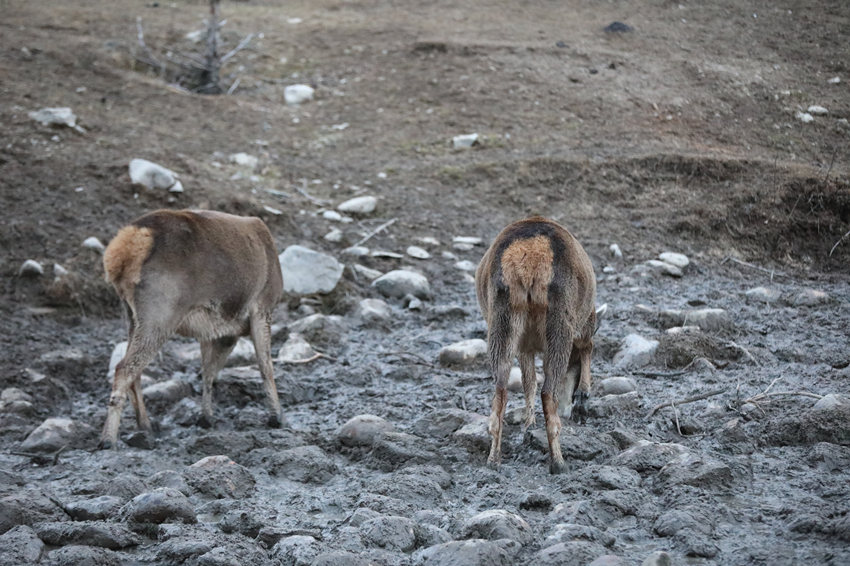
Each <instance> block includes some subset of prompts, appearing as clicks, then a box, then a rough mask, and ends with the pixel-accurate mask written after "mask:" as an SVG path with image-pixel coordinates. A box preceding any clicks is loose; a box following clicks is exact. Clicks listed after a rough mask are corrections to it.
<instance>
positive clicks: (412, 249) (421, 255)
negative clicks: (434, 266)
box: [405, 246, 431, 259]
mask: <svg viewBox="0 0 850 566" xmlns="http://www.w3.org/2000/svg"><path fill="white" fill-rule="evenodd" d="M405 253H406V254H407V255H409V256H410V257H413V258H416V259H430V258H431V254H430V253H428V250H426V249H424V248H420V247H419V246H408V247H407V249H406V250H405Z"/></svg>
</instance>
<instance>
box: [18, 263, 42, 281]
mask: <svg viewBox="0 0 850 566" xmlns="http://www.w3.org/2000/svg"><path fill="white" fill-rule="evenodd" d="M18 275H20V276H22V277H38V276H39V275H44V267H42V265H41V264H40V263H38V262H37V261H35V260H34V259H28V260H26V261H25V262H24V263H22V264H21V267H20V269H18Z"/></svg>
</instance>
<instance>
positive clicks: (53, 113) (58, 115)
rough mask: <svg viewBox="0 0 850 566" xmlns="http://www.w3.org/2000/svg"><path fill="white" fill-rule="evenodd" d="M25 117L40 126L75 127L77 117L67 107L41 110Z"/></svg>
mask: <svg viewBox="0 0 850 566" xmlns="http://www.w3.org/2000/svg"><path fill="white" fill-rule="evenodd" d="M27 116H29V117H30V118H32V119H33V120H35V121H36V122H38V123H39V124H41V125H42V126H68V127H69V128H75V127H76V126H77V115H76V114H74V112H73V111H72V110H71V109H70V108H68V107H67V106H63V107H55V108H42V109H41V110H33V111H31V112H28V113H27Z"/></svg>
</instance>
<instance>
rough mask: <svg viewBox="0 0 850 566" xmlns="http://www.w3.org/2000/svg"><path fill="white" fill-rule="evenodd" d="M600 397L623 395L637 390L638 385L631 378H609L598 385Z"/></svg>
mask: <svg viewBox="0 0 850 566" xmlns="http://www.w3.org/2000/svg"><path fill="white" fill-rule="evenodd" d="M598 389H599V395H623V394H624V393H631V392H632V391H636V390H637V383H635V380H634V379H632V378H631V377H620V376H617V377H609V378H607V379H603V380H602V381H600V382H599V385H598Z"/></svg>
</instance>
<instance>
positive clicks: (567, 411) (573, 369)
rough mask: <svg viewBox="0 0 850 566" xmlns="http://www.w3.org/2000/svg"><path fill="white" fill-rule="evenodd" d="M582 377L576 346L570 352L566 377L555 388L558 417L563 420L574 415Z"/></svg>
mask: <svg viewBox="0 0 850 566" xmlns="http://www.w3.org/2000/svg"><path fill="white" fill-rule="evenodd" d="M580 375H581V363H580V358H579V355H578V350H577V349H576V347H575V345H573V349H572V351H571V352H570V363H569V364H568V365H567V371H566V372H565V374H564V377H563V378H562V379H561V380H560V381H558V383H557V384H556V386H555V399H556V400H557V401H558V415H559V416H560V417H561V418H562V419H569V418H570V417H571V416H572V413H573V399H574V394H575V391H576V388H577V387H578V385H579V377H580Z"/></svg>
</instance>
